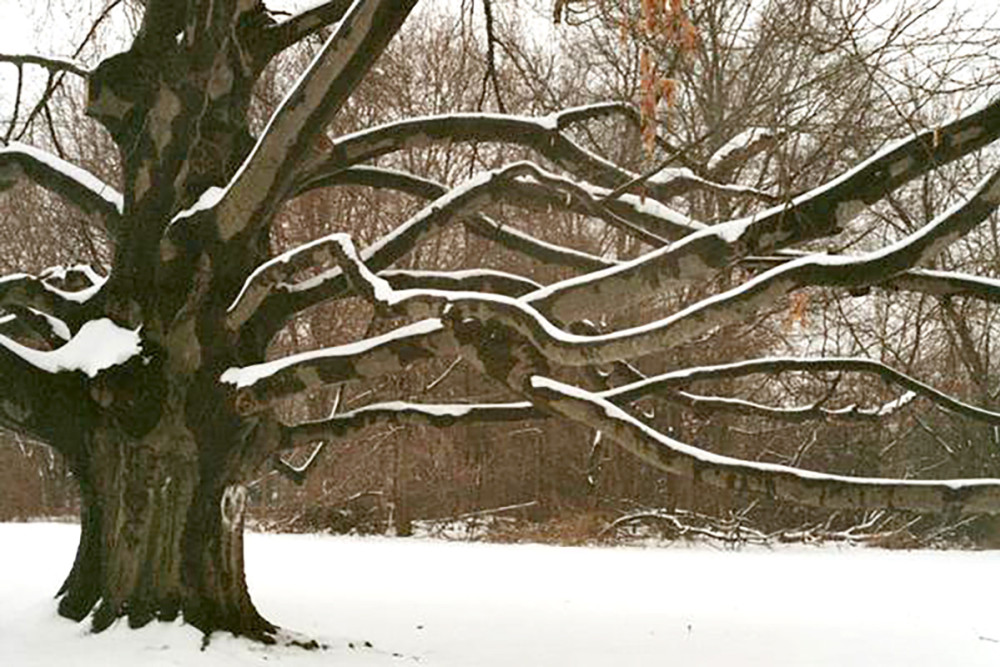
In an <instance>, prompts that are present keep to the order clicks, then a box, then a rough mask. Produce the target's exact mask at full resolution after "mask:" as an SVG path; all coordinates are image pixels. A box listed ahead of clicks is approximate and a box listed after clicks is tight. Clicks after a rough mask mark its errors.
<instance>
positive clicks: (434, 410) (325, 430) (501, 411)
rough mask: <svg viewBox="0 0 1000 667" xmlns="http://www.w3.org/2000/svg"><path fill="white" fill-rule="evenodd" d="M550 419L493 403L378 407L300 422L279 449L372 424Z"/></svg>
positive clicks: (526, 408) (526, 407)
mask: <svg viewBox="0 0 1000 667" xmlns="http://www.w3.org/2000/svg"><path fill="white" fill-rule="evenodd" d="M548 416H549V415H548V414H546V413H545V412H542V411H541V410H538V409H537V408H535V407H534V406H532V405H531V403H526V402H521V403H493V404H482V405H472V404H468V405H463V404H445V405H431V404H419V403H403V402H398V401H397V402H390V403H377V404H375V405H369V406H366V407H364V408H359V409H357V410H352V411H350V412H345V413H343V414H340V415H337V416H335V417H331V418H329V419H323V420H320V421H312V422H303V423H301V424H295V425H294V426H287V427H285V428H284V429H283V432H282V438H281V448H282V449H292V448H295V447H300V446H302V445H306V444H309V443H310V442H314V441H316V440H322V439H333V438H344V437H346V436H348V435H350V434H351V433H354V432H357V431H360V430H362V429H365V428H368V427H369V426H373V425H375V424H392V425H396V426H408V425H423V426H432V427H434V428H451V427H454V426H467V425H470V424H496V423H506V422H512V421H523V420H525V419H543V418H546V417H548Z"/></svg>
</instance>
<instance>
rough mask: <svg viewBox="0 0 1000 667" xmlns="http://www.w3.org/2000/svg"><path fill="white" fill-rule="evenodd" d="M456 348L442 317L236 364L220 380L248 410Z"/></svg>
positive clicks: (239, 407) (396, 369)
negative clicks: (334, 344) (341, 342)
mask: <svg viewBox="0 0 1000 667" xmlns="http://www.w3.org/2000/svg"><path fill="white" fill-rule="evenodd" d="M456 349H457V348H456V346H455V342H454V339H453V338H452V336H451V333H450V332H449V331H448V330H447V329H445V327H444V326H443V325H442V323H441V320H438V319H427V320H422V321H419V322H416V323H414V324H410V325H407V326H403V327H400V328H398V329H395V330H393V331H390V332H388V333H386V334H383V335H381V336H376V337H373V338H369V339H366V340H362V341H359V342H356V343H351V344H348V345H341V346H337V347H330V348H325V349H322V350H314V351H310V352H303V353H300V354H296V355H292V356H289V357H284V358H282V359H275V360H274V361H269V362H265V363H261V364H254V365H252V366H245V367H242V368H230V369H227V370H226V371H225V372H224V373H223V374H222V375H221V376H220V378H219V379H220V381H221V382H223V383H224V384H229V385H232V386H233V387H234V389H235V390H236V399H235V400H236V409H237V411H238V412H239V413H240V414H244V415H247V414H252V413H255V412H260V411H261V410H264V409H266V408H267V407H268V406H269V405H270V404H271V403H273V402H274V401H276V400H278V399H281V398H286V397H288V396H292V395H294V394H298V393H301V392H304V391H307V390H309V389H312V388H314V387H319V386H322V385H328V384H336V383H339V382H347V381H352V380H360V379H369V378H374V377H379V376H382V375H386V374H388V373H396V372H399V371H401V370H405V369H406V368H408V367H409V366H410V365H412V364H413V363H415V362H417V361H421V360H424V359H430V358H434V357H437V356H442V355H447V354H454V353H455V351H456Z"/></svg>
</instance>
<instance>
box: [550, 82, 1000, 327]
mask: <svg viewBox="0 0 1000 667" xmlns="http://www.w3.org/2000/svg"><path fill="white" fill-rule="evenodd" d="M998 136H1000V100H997V101H996V102H993V103H992V104H990V105H989V106H987V107H985V108H983V109H981V110H979V111H975V112H973V113H969V114H967V115H965V116H963V117H961V118H959V119H958V120H955V121H953V122H951V123H948V124H946V125H942V126H940V127H938V128H935V129H933V130H927V131H924V132H920V133H918V134H915V135H913V136H911V137H908V138H906V139H903V140H901V141H898V142H895V143H893V144H891V145H889V146H887V147H886V148H883V149H882V150H880V151H878V152H876V153H875V154H874V155H873V156H871V157H870V158H868V159H867V160H865V161H864V162H862V163H861V164H859V165H858V166H856V167H854V168H853V169H850V170H849V171H847V172H845V173H844V174H842V175H840V176H838V177H837V178H835V179H833V180H832V181H829V182H828V183H825V184H823V185H821V186H819V187H817V188H814V189H813V190H810V191H809V192H806V193H805V194H802V195H799V196H797V197H795V198H793V199H792V200H791V201H789V202H788V203H787V204H785V205H781V206H776V207H774V208H771V209H768V210H766V211H762V212H760V213H757V214H754V215H752V216H750V217H748V218H742V219H738V220H733V221H730V222H726V223H721V224H718V225H715V226H713V227H711V228H709V229H707V230H704V231H700V232H696V233H694V234H691V235H690V236H689V237H687V238H686V239H683V240H681V241H678V242H677V243H674V244H672V245H670V246H667V247H665V248H662V249H659V250H656V251H653V252H651V253H648V254H646V255H644V256H643V257H640V258H638V259H636V260H634V261H632V262H629V263H625V264H622V265H621V266H619V267H614V268H612V269H607V270H604V271H600V272H595V273H594V274H592V275H589V276H583V277H581V278H575V279H570V280H568V281H563V282H562V283H557V284H555V285H552V286H550V287H548V288H547V289H546V290H543V291H542V292H540V293H539V294H538V295H536V297H534V299H533V303H534V304H535V306H536V307H538V308H539V309H540V310H542V311H543V312H550V313H553V314H554V315H555V316H556V317H558V318H559V319H561V320H563V321H571V320H573V319H579V317H580V316H582V315H584V314H586V313H588V312H590V311H591V309H593V308H595V307H603V306H604V305H605V304H606V303H608V302H619V303H623V304H624V303H627V302H629V301H630V300H633V299H637V298H641V297H643V296H649V295H651V294H654V293H656V292H657V291H659V290H661V289H662V288H663V286H664V285H665V284H667V283H668V282H671V281H679V280H702V279H705V278H707V277H709V276H711V275H712V274H713V273H714V272H715V271H717V270H718V269H721V268H723V267H725V266H728V265H730V264H732V263H733V262H734V261H736V260H738V259H741V258H743V257H747V256H750V255H754V254H761V253H768V252H772V251H774V250H777V249H780V248H784V247H788V246H791V245H793V244H796V243H802V242H805V241H810V240H815V239H817V238H822V237H825V236H829V235H831V234H835V233H837V232H839V231H840V230H841V229H842V227H843V226H844V225H845V224H846V223H847V222H848V221H849V220H851V219H853V218H854V217H855V216H856V215H858V214H859V213H860V212H861V211H862V210H864V208H865V206H866V205H870V204H873V203H875V202H876V201H878V200H880V199H882V198H883V197H885V196H886V195H887V194H889V193H890V192H892V191H893V190H895V189H896V188H898V187H899V186H901V185H903V184H904V183H907V182H908V181H910V180H912V179H913V178H916V177H917V176H920V175H922V174H926V173H928V172H929V171H931V170H933V169H936V168H937V167H939V166H941V165H943V164H945V163H948V162H952V161H954V160H956V159H958V158H961V157H963V156H965V155H968V154H970V153H972V152H974V151H976V150H978V149H980V148H982V147H983V146H985V145H987V144H989V143H991V142H993V141H995V140H996V139H997V137H998Z"/></svg>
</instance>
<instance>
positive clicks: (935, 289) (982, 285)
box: [740, 255, 1000, 303]
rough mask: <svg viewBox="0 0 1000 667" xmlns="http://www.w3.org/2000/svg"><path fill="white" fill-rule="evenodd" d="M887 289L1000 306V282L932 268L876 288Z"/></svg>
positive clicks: (751, 261)
mask: <svg viewBox="0 0 1000 667" xmlns="http://www.w3.org/2000/svg"><path fill="white" fill-rule="evenodd" d="M801 256H804V255H794V256H791V257H789V256H774V257H748V258H747V259H746V260H743V261H741V262H740V266H745V267H748V268H763V269H769V268H773V267H775V266H781V265H782V264H786V263H788V262H789V261H790V260H791V259H797V258H798V257H801ZM874 287H878V288H881V289H886V290H893V291H902V292H919V293H921V294H929V295H931V296H937V297H953V296H958V297H964V298H968V299H979V300H980V301H986V302H988V303H1000V280H997V279H996V278H987V277H985V276H977V275H973V274H970V273H958V272H954V271H935V270H932V269H910V270H909V271H904V272H902V273H899V274H897V275H895V276H892V277H891V278H889V279H887V280H883V281H882V282H880V283H878V284H877V285H874ZM867 292H868V289H867V288H863V289H854V290H852V293H853V294H855V295H861V294H864V293H867Z"/></svg>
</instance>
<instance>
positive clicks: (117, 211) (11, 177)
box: [0, 143, 122, 234]
mask: <svg viewBox="0 0 1000 667" xmlns="http://www.w3.org/2000/svg"><path fill="white" fill-rule="evenodd" d="M21 178H27V179H29V180H30V181H31V182H33V183H35V184H36V185H39V186H41V187H43V188H45V189H46V190H49V191H51V192H53V193H55V194H57V195H59V196H60V197H62V198H64V199H66V200H67V201H69V202H70V203H72V204H74V205H76V206H77V207H79V208H80V209H81V210H83V211H84V212H85V213H96V214H98V215H99V216H101V219H102V222H103V224H104V226H105V228H106V229H107V230H108V231H109V232H111V233H112V234H113V233H114V231H115V230H116V229H117V228H118V226H119V224H120V220H121V214H122V196H121V193H119V192H118V191H117V190H115V189H114V188H112V187H111V186H110V185H108V184H107V183H104V182H103V181H101V180H100V179H98V178H97V177H96V176H94V175H93V174H91V173H90V172H88V171H86V170H84V169H81V168H80V167H77V166H75V165H73V164H70V163H69V162H66V161H65V160H63V159H61V158H59V157H57V156H55V155H52V154H51V153H47V152H46V151H43V150H40V149H38V148H35V147H33V146H28V145H26V144H20V143H11V144H9V145H7V146H3V147H0V191H2V190H4V189H6V188H9V187H10V186H12V185H14V184H15V183H16V182H17V181H18V180H20V179H21Z"/></svg>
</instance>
